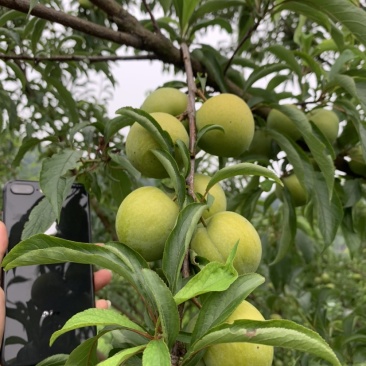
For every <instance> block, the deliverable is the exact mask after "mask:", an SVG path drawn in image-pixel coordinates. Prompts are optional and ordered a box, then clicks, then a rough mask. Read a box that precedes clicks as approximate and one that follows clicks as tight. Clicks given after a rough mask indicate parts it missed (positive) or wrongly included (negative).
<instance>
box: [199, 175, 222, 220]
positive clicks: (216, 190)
mask: <svg viewBox="0 0 366 366" xmlns="http://www.w3.org/2000/svg"><path fill="white" fill-rule="evenodd" d="M210 179H211V177H209V176H208V175H204V174H198V173H196V174H195V175H194V181H193V183H194V191H195V192H196V193H197V192H198V193H199V194H200V195H201V196H203V195H204V194H205V192H206V188H207V185H208V182H209V181H210ZM209 194H210V195H212V196H213V197H214V201H213V203H212V205H211V207H210V208H209V209H207V210H206V211H204V213H203V215H202V216H203V218H205V219H207V218H209V217H210V216H212V215H214V214H215V213H217V212H221V211H225V210H226V195H225V192H224V190H223V189H222V187H221V186H220V184H219V183H216V184H215V185H214V186H213V187H212V188H211V189H210V190H209ZM206 199H207V197H206Z"/></svg>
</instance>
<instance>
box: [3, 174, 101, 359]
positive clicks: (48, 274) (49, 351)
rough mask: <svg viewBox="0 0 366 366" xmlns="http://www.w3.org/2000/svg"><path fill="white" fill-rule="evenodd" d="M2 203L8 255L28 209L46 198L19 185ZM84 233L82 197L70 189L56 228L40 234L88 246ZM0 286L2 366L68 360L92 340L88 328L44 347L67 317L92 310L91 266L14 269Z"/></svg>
mask: <svg viewBox="0 0 366 366" xmlns="http://www.w3.org/2000/svg"><path fill="white" fill-rule="evenodd" d="M3 198H4V199H3V205H4V207H3V221H4V223H5V225H6V228H7V231H8V236H9V247H8V251H9V250H11V249H12V248H13V247H14V246H15V245H17V244H18V243H19V242H20V241H21V236H22V231H23V228H24V225H25V224H26V222H27V221H28V218H29V215H30V213H31V211H32V209H33V208H34V207H35V206H36V205H37V204H38V203H39V202H40V201H41V200H43V199H46V198H45V197H44V195H43V194H42V192H41V190H40V187H39V184H38V182H33V181H19V180H17V181H10V182H8V183H7V184H6V185H5V187H4V190H3ZM90 231H91V230H90V212H89V201H88V195H87V193H86V191H85V189H84V187H83V186H82V185H79V184H74V185H73V186H72V189H71V192H70V194H69V195H68V196H67V198H66V199H65V201H64V204H63V207H62V210H61V216H60V220H59V222H54V223H53V224H52V225H51V226H50V228H49V229H48V230H47V231H46V232H45V234H48V235H53V236H56V237H60V238H64V239H69V240H73V241H78V242H85V243H90V242H91V237H90V236H91V235H90ZM90 245H92V244H90ZM1 285H2V287H3V289H4V292H5V301H6V318H5V329H4V336H3V341H2V348H1V365H2V366H34V365H36V364H37V363H38V362H40V361H42V360H44V359H45V358H47V357H49V356H51V355H54V354H59V353H63V354H69V353H70V352H71V351H72V350H73V349H75V348H76V347H77V346H78V345H79V344H80V343H81V342H83V341H84V340H86V339H88V338H90V337H92V336H94V335H95V328H94V327H85V328H81V329H77V330H75V331H71V332H68V333H66V334H64V335H62V336H61V337H60V338H59V339H57V340H56V342H55V343H54V344H53V345H52V347H50V346H49V340H50V337H51V335H52V333H53V332H55V331H56V330H58V329H60V328H62V326H63V325H64V324H65V322H66V321H67V320H68V319H69V318H70V317H71V316H72V315H74V314H76V313H78V312H80V311H82V310H85V309H88V308H91V307H94V288H93V269H92V266H91V265H87V264H76V263H61V264H52V265H32V266H25V267H17V268H14V269H12V270H9V271H6V272H5V271H3V272H2V278H1Z"/></svg>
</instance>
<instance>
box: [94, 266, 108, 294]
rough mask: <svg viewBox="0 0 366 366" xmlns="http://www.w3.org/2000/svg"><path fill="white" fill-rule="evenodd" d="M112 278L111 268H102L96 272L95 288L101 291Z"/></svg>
mask: <svg viewBox="0 0 366 366" xmlns="http://www.w3.org/2000/svg"><path fill="white" fill-rule="evenodd" d="M111 280H112V272H111V271H110V270H109V269H100V270H99V271H96V272H94V290H95V291H99V290H101V289H102V288H103V287H105V286H107V285H108V284H109V283H110V282H111Z"/></svg>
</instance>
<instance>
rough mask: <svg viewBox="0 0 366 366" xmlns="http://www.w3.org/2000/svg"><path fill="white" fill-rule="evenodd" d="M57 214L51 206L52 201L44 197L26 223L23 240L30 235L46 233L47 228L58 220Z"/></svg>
mask: <svg viewBox="0 0 366 366" xmlns="http://www.w3.org/2000/svg"><path fill="white" fill-rule="evenodd" d="M56 219H57V216H56V214H55V212H54V210H53V208H52V206H51V203H50V201H49V200H48V199H47V198H46V197H43V199H42V200H41V201H40V202H39V203H38V204H37V205H36V206H35V207H34V208H33V209H32V211H31V213H30V215H29V219H28V221H27V222H26V223H25V225H24V229H23V232H22V237H21V238H22V240H25V239H28V238H29V237H31V236H33V235H36V234H41V233H45V232H46V231H47V229H48V228H49V227H50V226H51V225H52V224H53V223H54V222H55V221H56Z"/></svg>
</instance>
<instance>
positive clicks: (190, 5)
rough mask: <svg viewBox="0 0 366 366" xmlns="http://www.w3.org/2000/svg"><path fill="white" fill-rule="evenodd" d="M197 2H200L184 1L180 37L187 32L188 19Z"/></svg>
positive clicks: (195, 0)
mask: <svg viewBox="0 0 366 366" xmlns="http://www.w3.org/2000/svg"><path fill="white" fill-rule="evenodd" d="M199 2H200V0H184V2H183V14H182V21H181V30H182V35H185V33H186V32H187V26H188V24H189V21H190V18H191V16H192V14H193V13H194V10H195V8H196V6H197V5H198V3H199Z"/></svg>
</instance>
